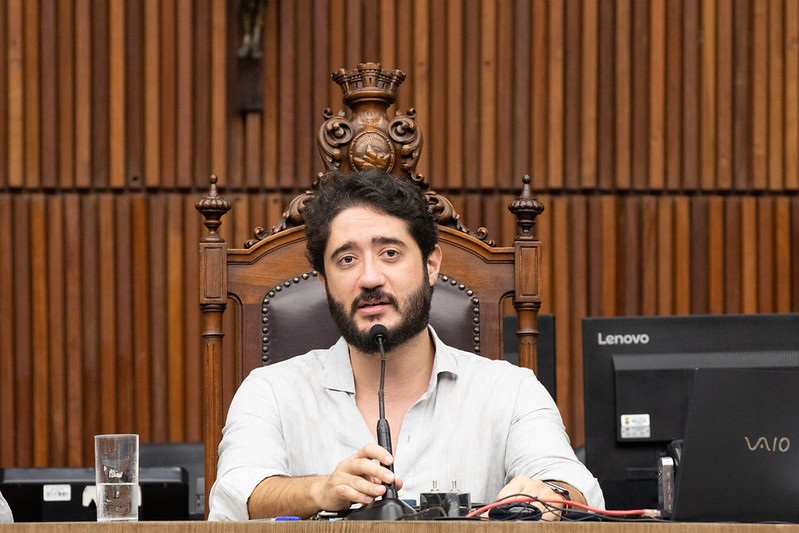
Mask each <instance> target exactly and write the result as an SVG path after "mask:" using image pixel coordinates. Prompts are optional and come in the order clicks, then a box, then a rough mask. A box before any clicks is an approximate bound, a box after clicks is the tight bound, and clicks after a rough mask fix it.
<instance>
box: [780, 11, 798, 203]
mask: <svg viewBox="0 0 799 533" xmlns="http://www.w3.org/2000/svg"><path fill="white" fill-rule="evenodd" d="M784 42H785V52H784V53H785V75H784V80H785V111H784V113H785V146H784V149H783V151H784V153H785V172H784V177H785V181H784V188H785V189H787V190H794V191H795V190H797V189H798V188H799V113H797V112H796V110H797V109H799V3H797V2H790V1H788V2H786V3H785V39H784Z"/></svg>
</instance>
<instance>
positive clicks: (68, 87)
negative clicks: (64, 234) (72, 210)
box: [56, 2, 122, 189]
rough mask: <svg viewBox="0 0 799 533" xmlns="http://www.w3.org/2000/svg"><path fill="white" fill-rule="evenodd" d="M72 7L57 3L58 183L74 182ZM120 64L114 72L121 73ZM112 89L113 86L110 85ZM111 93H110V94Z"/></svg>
mask: <svg viewBox="0 0 799 533" xmlns="http://www.w3.org/2000/svg"><path fill="white" fill-rule="evenodd" d="M74 18H75V10H74V3H73V2H59V3H58V4H57V19H56V35H57V38H56V43H57V47H58V48H57V50H58V52H57V53H58V70H57V76H56V78H57V79H58V83H57V89H56V91H57V95H58V117H59V121H58V146H59V148H60V149H59V151H58V185H59V186H60V187H62V188H64V189H69V188H70V187H73V186H74V185H75V137H74V129H73V123H74V121H75V105H74V102H75V69H74V68H73V65H74V56H75V48H74V43H75V23H74ZM121 70H122V69H121V65H120V68H119V69H118V70H117V72H121ZM112 89H113V86H112ZM112 94H113V93H112Z"/></svg>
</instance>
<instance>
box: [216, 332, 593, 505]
mask: <svg viewBox="0 0 799 533" xmlns="http://www.w3.org/2000/svg"><path fill="white" fill-rule="evenodd" d="M430 331H431V332H432V334H433V338H434V339H435V348H436V355H435V360H434V363H433V372H432V374H431V377H430V384H429V387H428V389H427V392H425V393H424V394H423V395H422V397H421V398H419V400H418V401H416V403H415V404H414V405H413V406H411V408H410V409H409V410H408V412H407V413H406V415H405V418H404V420H403V422H402V427H401V431H400V433H399V435H398V442H397V447H396V450H394V459H395V460H394V471H395V472H396V474H397V477H399V478H400V479H402V481H403V488H402V490H401V491H400V497H401V498H403V499H412V500H417V501H418V498H419V493H420V492H426V491H429V490H430V489H431V488H432V483H433V481H434V480H435V481H437V483H438V487H439V488H440V489H443V490H448V489H449V488H450V486H451V483H452V481H453V480H454V481H455V482H457V487H458V490H459V491H462V492H469V493H470V494H471V499H472V501H473V502H481V503H488V502H492V501H494V499H495V498H496V496H497V493H498V492H499V491H500V489H501V488H502V487H503V486H504V485H505V484H507V483H508V482H509V481H510V480H511V479H512V478H514V477H516V476H520V475H527V476H530V477H532V478H536V479H556V480H561V481H564V482H566V483H569V484H571V485H573V486H575V487H577V488H578V489H579V490H580V491H581V492H582V493H583V494H584V495H585V497H586V500H587V501H588V504H589V505H592V506H595V507H603V506H604V499H603V496H602V491H601V490H600V488H599V484H598V483H597V481H596V479H595V478H594V477H593V476H592V475H591V474H590V473H589V472H588V470H587V469H586V468H585V467H584V466H583V465H582V464H581V463H580V462H579V461H578V460H577V458H576V457H575V455H574V452H573V450H572V448H571V446H570V444H569V439H568V436H567V435H566V431H565V429H564V427H563V422H562V420H561V417H560V413H559V412H558V410H557V407H556V405H555V402H554V401H553V400H552V398H551V397H550V395H549V394H548V393H547V391H546V389H545V388H544V387H543V385H541V383H540V382H539V381H538V380H537V379H536V377H535V375H534V374H533V372H532V371H530V370H529V369H524V368H519V367H516V366H514V365H512V364H510V363H508V362H506V361H495V360H491V359H488V358H485V357H481V356H478V355H475V354H471V353H468V352H464V351H461V350H457V349H455V348H452V347H450V346H447V345H445V344H444V343H442V342H441V340H440V339H439V338H438V336H437V335H435V332H433V330H432V328H430ZM389 357H390V354H389ZM390 379H391V376H390V375H387V376H386V380H390ZM376 401H377V391H375V402H376ZM372 441H374V438H373V437H372V434H371V428H369V427H367V425H366V422H365V421H364V419H363V417H362V416H361V413H360V411H359V410H358V408H357V407H356V405H355V382H354V379H353V375H352V368H351V366H350V361H349V351H348V348H347V344H346V342H345V341H344V340H343V339H339V341H338V342H337V343H336V344H335V345H334V346H333V347H332V348H330V349H327V350H313V351H311V352H308V353H307V354H305V355H302V356H297V357H294V358H291V359H289V360H287V361H284V362H280V363H276V364H274V365H271V366H266V367H263V368H258V369H256V370H253V371H252V372H251V373H250V375H249V376H248V377H247V378H246V379H245V380H244V381H243V382H242V384H241V386H240V388H239V390H238V391H237V392H236V394H235V397H234V398H233V401H232V403H231V405H230V410H229V411H228V417H227V423H226V424H225V427H224V429H223V437H222V442H221V444H220V446H219V465H218V474H217V479H216V481H215V483H214V486H213V488H212V489H211V494H210V505H209V507H210V512H209V519H210V520H247V519H248V512H247V500H248V499H249V497H250V494H252V491H253V490H254V489H255V487H256V485H258V483H260V482H261V481H262V480H263V479H264V478H266V477H269V476H274V475H281V476H308V475H327V474H330V473H331V472H333V470H334V469H335V467H336V465H337V464H338V463H339V462H340V461H341V460H342V459H344V458H346V457H349V456H350V455H352V454H354V453H355V452H356V451H358V450H359V449H360V448H362V447H363V446H364V445H365V444H367V443H368V442H372Z"/></svg>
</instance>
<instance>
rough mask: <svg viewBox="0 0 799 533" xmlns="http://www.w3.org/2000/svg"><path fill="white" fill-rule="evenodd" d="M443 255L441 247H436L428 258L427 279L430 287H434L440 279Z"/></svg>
mask: <svg viewBox="0 0 799 533" xmlns="http://www.w3.org/2000/svg"><path fill="white" fill-rule="evenodd" d="M442 255H443V253H442V251H441V246H439V245H437V244H436V245H435V247H434V248H433V251H432V252H430V255H428V256H427V279H428V281H429V282H430V285H434V284H435V282H436V280H437V279H438V271H439V270H440V269H441V257H442Z"/></svg>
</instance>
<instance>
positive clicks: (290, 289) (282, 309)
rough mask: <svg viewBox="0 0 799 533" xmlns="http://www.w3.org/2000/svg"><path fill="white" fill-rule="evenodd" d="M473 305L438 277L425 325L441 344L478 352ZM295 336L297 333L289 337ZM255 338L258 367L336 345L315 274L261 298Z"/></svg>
mask: <svg viewBox="0 0 799 533" xmlns="http://www.w3.org/2000/svg"><path fill="white" fill-rule="evenodd" d="M477 303H478V302H477V297H476V295H474V293H473V292H472V291H471V290H470V289H469V288H468V287H465V286H463V285H462V284H460V283H458V282H457V281H456V280H453V279H451V278H449V277H447V276H443V275H439V277H438V281H437V282H436V285H435V291H434V292H433V302H432V304H431V309H430V323H431V324H432V325H433V327H434V328H435V329H436V333H438V335H439V336H440V337H441V339H442V340H443V341H444V342H446V343H447V344H449V345H450V346H454V347H456V348H460V349H461V350H466V351H470V352H474V353H479V350H480V348H479V347H480V337H479V332H480V315H479V311H478V306H477ZM297 331H300V332H303V334H300V335H297V334H296V333H292V332H297ZM261 334H262V338H261V342H262V354H263V362H264V364H270V363H275V362H278V361H282V360H285V359H288V358H291V357H293V356H295V355H300V354H303V353H305V352H307V351H309V350H312V349H314V348H327V347H329V346H332V345H333V344H334V343H335V342H336V340H337V339H338V338H339V333H338V330H337V329H336V326H335V324H334V322H333V319H332V318H331V317H330V312H329V311H328V307H327V299H326V297H325V293H324V291H323V290H322V284H321V282H320V281H319V279H318V278H317V276H316V273H315V272H310V273H306V274H303V275H302V276H298V277H296V278H293V279H290V280H286V281H285V282H283V283H281V284H280V285H278V286H277V287H274V288H273V289H271V290H270V291H269V292H268V293H267V295H266V297H265V298H264V302H263V307H262V329H261Z"/></svg>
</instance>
